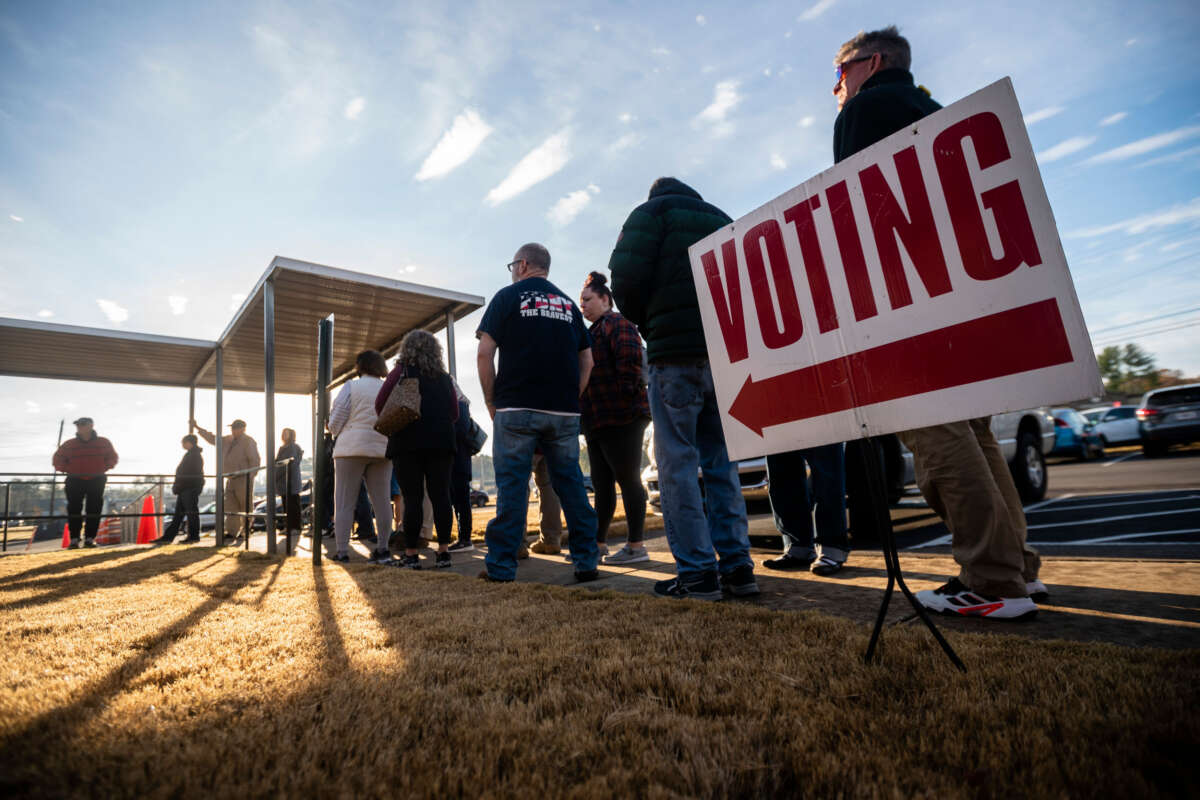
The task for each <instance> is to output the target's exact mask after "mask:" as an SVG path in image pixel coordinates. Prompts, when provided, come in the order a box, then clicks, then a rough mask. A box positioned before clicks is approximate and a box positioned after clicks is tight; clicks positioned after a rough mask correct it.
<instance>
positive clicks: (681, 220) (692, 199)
mask: <svg viewBox="0 0 1200 800" xmlns="http://www.w3.org/2000/svg"><path fill="white" fill-rule="evenodd" d="M730 222H732V220H731V219H730V218H729V215H728V214H726V213H725V212H724V211H722V210H721V209H719V208H717V207H716V206H714V205H711V204H709V203H706V202H704V200H703V199H702V198H701V197H700V194H699V193H698V192H697V191H696V190H695V189H693V188H692V187H690V186H688V185H687V184H686V183H684V182H683V181H679V180H676V179H675V178H660V179H659V180H657V181H655V182H654V185H653V186H651V187H650V197H649V199H648V200H647V201H646V202H645V203H642V204H641V205H640V206H638V207H637V208H635V209H634V210H633V212H632V213H630V215H629V218H628V219H627V220H625V224H624V226H622V228H621V236H620V238H618V239H617V246H616V247H615V248H614V249H613V253H612V258H610V259H609V261H608V269H609V272H611V273H612V293H613V299H614V300H615V301H616V303H617V307H618V308H619V309H620V310H621V314H622V315H624V316H625V317H626V319H628V320H630V321H631V322H633V324H634V325H637V326H638V331H639V332H640V333H641V334H642V338H644V339H645V340H646V355H647V357H648V359H649V361H650V362H651V363H654V362H656V361H661V360H664V359H693V358H694V359H707V358H708V350H707V349H706V348H705V346H704V325H703V324H702V323H701V322H700V304H699V302H698V301H697V299H696V284H695V281H693V280H692V265H691V262H690V261H689V260H688V248H689V247H691V246H692V245H693V244H695V243H696V242H698V241H700V240H701V239H703V238H704V237H705V236H708V235H709V234H710V233H712V232H713V231H715V230H718V229H720V228H723V227H725V226H726V225H728V224H729V223H730Z"/></svg>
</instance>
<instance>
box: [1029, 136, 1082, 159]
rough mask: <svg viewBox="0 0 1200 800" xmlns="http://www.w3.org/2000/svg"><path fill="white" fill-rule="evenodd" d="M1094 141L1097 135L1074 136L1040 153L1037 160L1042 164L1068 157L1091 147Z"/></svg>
mask: <svg viewBox="0 0 1200 800" xmlns="http://www.w3.org/2000/svg"><path fill="white" fill-rule="evenodd" d="M1094 141H1096V137H1095V136H1072V137H1071V138H1070V139H1067V140H1065V141H1062V142H1059V143H1058V144H1056V145H1054V147H1051V148H1050V149H1049V150H1043V151H1042V152H1040V153H1038V154H1037V160H1038V161H1039V162H1040V163H1042V164H1049V163H1050V162H1051V161H1058V160H1059V159H1060V158H1066V157H1067V156H1069V155H1071V154H1072V153H1078V152H1079V151H1080V150H1083V149H1084V148H1086V147H1091V145H1092V142H1094Z"/></svg>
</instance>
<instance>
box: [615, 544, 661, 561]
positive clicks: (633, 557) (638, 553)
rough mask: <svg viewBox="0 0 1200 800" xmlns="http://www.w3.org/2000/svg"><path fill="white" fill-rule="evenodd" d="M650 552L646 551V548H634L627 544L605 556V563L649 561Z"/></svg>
mask: <svg viewBox="0 0 1200 800" xmlns="http://www.w3.org/2000/svg"><path fill="white" fill-rule="evenodd" d="M649 560H650V554H649V553H647V552H646V548H644V547H638V548H636V549H635V548H632V547H630V546H629V545H625V546H624V547H622V548H621V549H620V550H618V551H617V552H615V553H613V554H612V555H611V556H605V558H604V563H605V564H636V563H637V562H639V561H649Z"/></svg>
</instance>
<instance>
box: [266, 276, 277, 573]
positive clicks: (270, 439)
mask: <svg viewBox="0 0 1200 800" xmlns="http://www.w3.org/2000/svg"><path fill="white" fill-rule="evenodd" d="M263 364H264V375H263V388H264V389H265V390H266V401H267V464H268V465H269V466H268V467H267V475H266V484H267V503H266V506H265V507H264V511H265V512H266V519H265V523H266V526H267V554H268V555H272V556H273V555H275V553H276V552H277V548H276V546H275V498H276V496H277V495H276V493H275V280H274V279H273V278H268V279H267V282H266V283H264V284H263Z"/></svg>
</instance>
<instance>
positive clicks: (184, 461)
mask: <svg viewBox="0 0 1200 800" xmlns="http://www.w3.org/2000/svg"><path fill="white" fill-rule="evenodd" d="M197 442H198V440H197V439H196V436H195V435H194V434H191V433H189V434H188V435H187V436H184V437H183V439H181V440H180V442H179V444H180V446H181V447H183V458H181V459H180V460H179V466H177V467H176V468H175V483H173V484H172V485H171V494H173V495H175V511H174V513H172V514H171V521H170V522H169V523H168V524H167V527H166V528H165V529H164V530H163V534H162V536H160V537H158V538H157V539H155V540H154V541H153V542H151V544H170V543H171V542H173V541H175V537H176V536H177V535H178V534H179V529H180V528H182V527H183V522H184V519H185V518H186V520H187V526H188V534H187V536H186V537H185V538H184V540H183V543H184V544H195V543H196V542H198V541H200V492H202V491H204V455H203V451H204V448H202V447H200V445H199V444H198V443H197Z"/></svg>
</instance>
